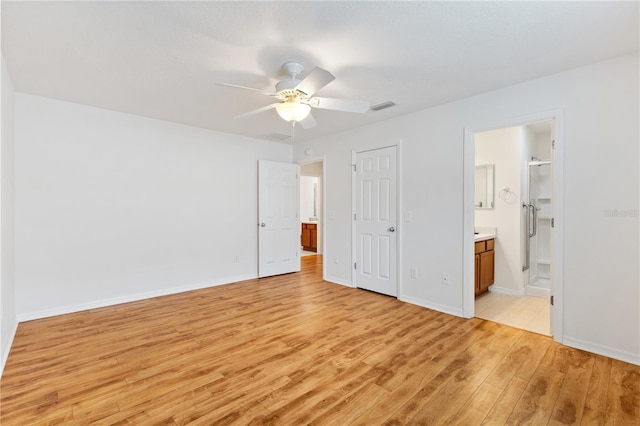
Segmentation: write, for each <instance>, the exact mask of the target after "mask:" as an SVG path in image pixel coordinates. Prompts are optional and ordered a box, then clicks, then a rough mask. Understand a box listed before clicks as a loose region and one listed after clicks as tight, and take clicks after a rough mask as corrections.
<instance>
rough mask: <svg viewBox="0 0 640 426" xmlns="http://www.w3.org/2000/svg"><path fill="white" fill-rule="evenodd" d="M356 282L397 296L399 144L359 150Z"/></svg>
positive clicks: (356, 200)
mask: <svg viewBox="0 0 640 426" xmlns="http://www.w3.org/2000/svg"><path fill="white" fill-rule="evenodd" d="M355 180H356V182H355V186H356V195H355V204H356V205H355V218H354V219H355V225H356V226H355V236H356V238H355V244H356V262H355V265H354V267H355V284H356V287H360V288H364V289H366V290H371V291H375V292H377V293H382V294H387V295H389V296H397V295H398V288H397V276H396V275H397V274H396V268H397V267H396V261H397V260H396V246H397V243H396V240H397V237H396V235H397V233H396V147H395V146H392V147H387V148H381V149H376V150H372V151H365V152H358V153H357V154H356V168H355Z"/></svg>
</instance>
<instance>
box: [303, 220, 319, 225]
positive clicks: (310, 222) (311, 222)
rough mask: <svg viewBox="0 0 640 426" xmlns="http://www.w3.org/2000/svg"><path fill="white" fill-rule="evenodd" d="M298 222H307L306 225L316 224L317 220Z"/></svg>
mask: <svg viewBox="0 0 640 426" xmlns="http://www.w3.org/2000/svg"><path fill="white" fill-rule="evenodd" d="M300 223H304V224H307V225H317V224H318V221H317V220H315V221H311V220H301V221H300Z"/></svg>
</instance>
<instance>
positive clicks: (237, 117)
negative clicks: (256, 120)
mask: <svg viewBox="0 0 640 426" xmlns="http://www.w3.org/2000/svg"><path fill="white" fill-rule="evenodd" d="M276 105H278V102H276V103H274V104H269V105H267V106H263V107H260V108H257V109H254V110H251V111H249V112H245V113H244V114H240V115H236V116H235V117H234V118H235V119H236V120H239V119H242V118H247V117H249V116H252V115H255V114H259V113H261V112H264V111H269V110H270V109H273V108H275V107H276Z"/></svg>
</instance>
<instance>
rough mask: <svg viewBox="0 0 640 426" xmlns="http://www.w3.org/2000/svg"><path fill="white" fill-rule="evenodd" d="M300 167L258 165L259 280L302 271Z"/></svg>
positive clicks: (266, 162)
mask: <svg viewBox="0 0 640 426" xmlns="http://www.w3.org/2000/svg"><path fill="white" fill-rule="evenodd" d="M298 176H299V173H298V165H296V164H291V163H277V162H273V161H262V160H260V161H258V277H268V276H271V275H279V274H286V273H289V272H297V271H299V270H300V220H299V218H298V208H299V205H298V192H299V186H300V185H299V181H298V179H299V177H298Z"/></svg>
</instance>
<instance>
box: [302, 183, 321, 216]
mask: <svg viewBox="0 0 640 426" xmlns="http://www.w3.org/2000/svg"><path fill="white" fill-rule="evenodd" d="M317 185H318V178H317V177H313V176H300V220H302V221H303V222H306V221H308V220H309V218H311V217H314V216H315V213H314V203H315V198H316V192H317ZM318 207H319V206H318Z"/></svg>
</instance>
